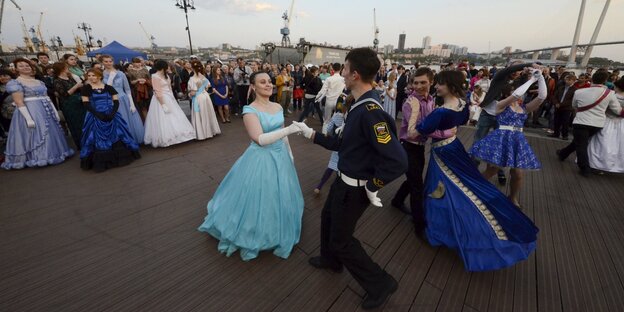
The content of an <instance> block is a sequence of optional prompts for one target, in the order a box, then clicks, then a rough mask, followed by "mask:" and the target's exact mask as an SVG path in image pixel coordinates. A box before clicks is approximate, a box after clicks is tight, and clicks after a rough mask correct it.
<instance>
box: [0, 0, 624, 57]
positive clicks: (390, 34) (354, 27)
mask: <svg viewBox="0 0 624 312" xmlns="http://www.w3.org/2000/svg"><path fill="white" fill-rule="evenodd" d="M16 1H17V3H18V4H19V5H20V6H21V7H22V9H23V11H22V13H23V14H24V18H25V20H26V24H27V25H28V27H30V26H32V25H35V24H37V23H38V21H39V12H42V11H43V12H45V15H44V18H43V34H44V36H45V37H46V38H48V40H49V38H50V37H51V36H53V35H54V36H56V35H58V36H60V37H61V38H62V39H63V41H64V42H67V43H70V42H73V40H72V31H73V32H74V33H76V34H80V35H82V36H83V37H84V34H82V33H81V31H80V30H78V29H77V24H78V23H79V22H83V21H84V22H87V23H89V24H91V26H92V28H93V35H94V37H95V38H96V39H102V40H103V41H108V42H110V41H112V40H117V41H119V42H121V43H122V44H124V45H127V46H131V47H132V46H134V47H137V46H148V45H149V42H148V40H147V38H146V36H145V34H144V33H143V32H142V30H141V28H140V26H139V24H138V22H139V21H141V22H142V23H143V25H144V26H145V28H146V29H147V31H148V32H149V33H150V34H152V35H154V36H155V37H156V43H157V44H158V45H160V46H188V39H187V36H186V32H185V30H184V28H185V21H184V13H183V12H182V10H180V9H178V8H176V7H175V1H173V0H149V1H148V0H107V1H99V0H98V1H94V0H55V1H50V0H16ZM580 2H581V1H580V0H522V1H521V0H472V1H468V0H429V1H422V0H417V1H408V0H383V1H382V0H377V1H371V0H333V1H331V0H313V1H312V0H297V1H296V2H295V6H294V14H293V15H294V16H293V18H292V21H291V41H292V42H293V43H294V42H296V41H298V40H299V38H300V37H305V38H306V39H307V40H308V41H312V42H319V43H323V42H327V43H330V44H342V45H344V46H346V45H352V46H363V45H371V44H372V41H373V8H376V9H377V25H378V27H379V28H380V35H379V40H380V46H384V45H386V44H391V45H394V46H395V48H396V47H397V46H398V37H399V34H400V33H403V32H405V33H406V34H407V40H406V46H407V47H420V46H421V44H422V38H423V37H424V36H427V35H429V36H431V37H432V41H431V43H432V44H439V43H451V44H457V45H460V46H467V47H468V48H469V51H471V52H487V51H488V42H490V44H491V48H492V50H500V49H502V48H504V47H505V46H512V47H513V48H514V49H522V50H528V49H534V48H543V47H548V46H558V45H568V44H570V43H571V42H572V37H573V36H574V27H575V24H576V20H577V17H578V12H579V8H580ZM290 3H291V1H290V0H196V1H195V6H196V8H197V9H196V10H195V11H192V12H190V13H189V22H190V28H191V34H192V39H193V46H194V47H196V46H200V47H213V46H217V45H219V44H221V43H231V44H233V45H235V46H242V47H245V48H253V47H255V46H256V45H258V44H259V43H260V42H266V41H274V42H279V41H280V40H281V35H280V34H279V29H280V28H281V27H282V26H283V21H282V19H281V15H282V13H283V12H284V11H285V10H287V9H288V8H289V6H290ZM604 3H605V1H604V0H588V1H587V7H586V10H585V17H584V20H583V28H582V32H581V37H580V42H581V43H585V42H589V40H590V38H591V35H592V33H593V31H594V27H595V26H596V23H597V21H598V17H599V16H600V12H601V10H602V7H603V5H604ZM623 21H624V0H613V1H612V2H611V6H610V8H609V12H608V13H607V16H606V19H605V21H604V24H603V27H602V31H601V32H600V35H599V36H598V41H599V42H604V41H619V40H624V31H623V30H622V29H624V24H623ZM0 36H1V39H2V41H3V42H5V43H8V44H20V45H21V43H22V39H21V37H22V32H21V27H20V21H19V12H18V10H17V9H16V8H15V7H14V6H13V4H12V3H11V2H10V1H6V3H5V10H4V19H3V21H2V34H1V35H0ZM593 56H604V57H608V58H611V59H614V60H618V61H624V45H614V46H604V47H596V48H595V49H594V52H593Z"/></svg>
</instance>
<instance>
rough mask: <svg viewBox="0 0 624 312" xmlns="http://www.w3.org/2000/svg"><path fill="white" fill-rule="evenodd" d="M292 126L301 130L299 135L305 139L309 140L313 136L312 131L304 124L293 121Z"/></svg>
mask: <svg viewBox="0 0 624 312" xmlns="http://www.w3.org/2000/svg"><path fill="white" fill-rule="evenodd" d="M293 125H295V126H297V127H298V128H299V130H301V133H302V134H303V136H304V137H306V138H307V139H311V138H312V135H314V130H313V129H312V128H310V127H308V125H306V124H305V123H304V122H296V121H293Z"/></svg>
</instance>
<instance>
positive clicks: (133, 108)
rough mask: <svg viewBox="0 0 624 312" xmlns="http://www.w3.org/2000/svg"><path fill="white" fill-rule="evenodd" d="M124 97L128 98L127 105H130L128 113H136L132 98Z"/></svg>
mask: <svg viewBox="0 0 624 312" xmlns="http://www.w3.org/2000/svg"><path fill="white" fill-rule="evenodd" d="M126 96H127V97H128V103H129V105H130V112H131V113H136V106H134V100H133V99H132V96H131V95H130V94H126Z"/></svg>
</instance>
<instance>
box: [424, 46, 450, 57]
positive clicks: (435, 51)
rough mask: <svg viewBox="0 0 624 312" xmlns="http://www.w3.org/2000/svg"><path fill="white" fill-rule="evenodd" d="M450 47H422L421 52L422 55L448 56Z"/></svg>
mask: <svg viewBox="0 0 624 312" xmlns="http://www.w3.org/2000/svg"><path fill="white" fill-rule="evenodd" d="M451 53H452V51H451V49H448V48H446V47H445V45H444V46H443V45H441V44H438V45H434V46H431V47H429V49H423V54H424V55H433V56H439V57H450V56H451Z"/></svg>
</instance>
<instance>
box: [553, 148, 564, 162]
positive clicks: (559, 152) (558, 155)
mask: <svg viewBox="0 0 624 312" xmlns="http://www.w3.org/2000/svg"><path fill="white" fill-rule="evenodd" d="M555 153H557V158H558V159H559V161H564V160H565V158H564V157H563V156H562V155H561V150H560V149H559V150H557V151H556V152H555Z"/></svg>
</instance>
